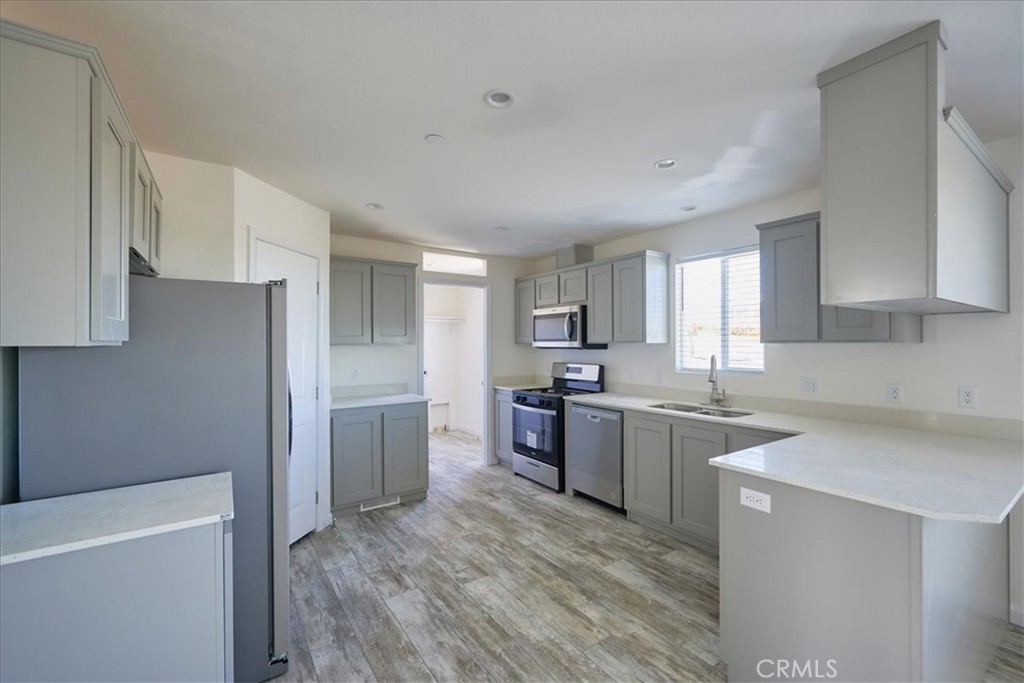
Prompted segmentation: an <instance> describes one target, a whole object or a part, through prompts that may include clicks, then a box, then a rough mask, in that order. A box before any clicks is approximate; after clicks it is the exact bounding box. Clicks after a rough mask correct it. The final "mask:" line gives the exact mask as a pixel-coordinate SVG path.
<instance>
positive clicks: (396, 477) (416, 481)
mask: <svg viewBox="0 0 1024 683" xmlns="http://www.w3.org/2000/svg"><path fill="white" fill-rule="evenodd" d="M428 481H429V476H428V459H427V404H426V403H410V404H408V405H402V406H396V407H393V408H387V409H385V410H384V495H385V496H396V495H400V494H403V493H412V492H414V491H422V490H424V489H426V488H427V484H428Z"/></svg>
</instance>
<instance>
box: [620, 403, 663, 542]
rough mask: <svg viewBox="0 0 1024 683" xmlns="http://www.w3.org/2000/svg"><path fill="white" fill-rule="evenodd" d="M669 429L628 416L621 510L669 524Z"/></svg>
mask: <svg viewBox="0 0 1024 683" xmlns="http://www.w3.org/2000/svg"><path fill="white" fill-rule="evenodd" d="M671 434H672V429H671V425H670V424H669V423H667V422H659V421H657V420H648V419H644V418H640V417H636V416H634V415H630V414H627V415H626V418H625V422H624V429H623V439H624V441H625V443H624V449H623V456H622V483H623V489H624V490H623V499H624V500H623V502H624V507H625V508H626V510H628V511H629V512H631V513H634V512H635V513H639V514H641V515H646V516H647V517H650V518H651V519H653V520H655V521H658V522H663V523H665V524H669V523H670V522H671V521H672V477H671V468H672V463H671V459H670V458H669V457H668V456H669V453H670V452H671V448H672V441H671V439H672V437H671Z"/></svg>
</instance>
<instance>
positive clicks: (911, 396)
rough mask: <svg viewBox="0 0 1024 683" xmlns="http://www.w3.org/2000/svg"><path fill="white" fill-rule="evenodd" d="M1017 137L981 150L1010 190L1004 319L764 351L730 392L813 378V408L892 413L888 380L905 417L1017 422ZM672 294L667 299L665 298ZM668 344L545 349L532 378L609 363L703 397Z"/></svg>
mask: <svg viewBox="0 0 1024 683" xmlns="http://www.w3.org/2000/svg"><path fill="white" fill-rule="evenodd" d="M1021 140H1022V138H1021V137H1019V136H1018V137H1014V138H1010V139H1007V140H1000V141H997V142H994V143H991V144H990V145H989V148H990V149H991V151H992V153H993V155H994V156H995V157H996V160H997V161H998V162H999V164H1000V166H1001V167H1002V168H1003V170H1004V171H1005V172H1006V173H1007V175H1008V176H1009V177H1010V179H1011V180H1012V181H1013V183H1014V185H1015V186H1016V187H1017V189H1016V190H1015V191H1014V193H1013V196H1012V197H1011V213H1010V233H1011V245H1010V261H1011V263H1010V273H1011V300H1010V313H1009V314H1003V313H970V314H955V315H933V316H926V317H925V318H924V343H922V344H769V345H767V347H766V351H765V366H766V369H765V372H764V373H763V374H758V375H745V374H730V373H722V376H721V382H722V384H723V386H724V388H725V389H726V390H727V391H729V392H734V393H737V394H747V395H753V396H764V397H782V398H793V399H806V398H808V397H807V396H806V395H803V394H800V392H799V384H800V378H801V377H804V376H813V377H817V378H818V380H819V394H818V396H817V398H818V400H821V401H829V402H836V403H847V404H857V405H864V406H879V407H891V406H892V404H887V403H886V402H885V398H884V391H885V385H886V383H887V382H900V383H902V384H903V393H904V402H903V404H902V406H901V407H902V408H903V409H911V410H918V411H931V412H939V413H959V414H962V415H970V416H978V417H997V418H1008V419H1013V420H1021V419H1022V417H1024V384H1022V377H1024V354H1022V337H1024V323H1022V321H1024V314H1022V308H1024V287H1022V284H1021V283H1022V279H1021V273H1022V268H1024V264H1022V259H1024V249H1022V228H1021V203H1022V202H1021V196H1022V192H1024V189H1022V182H1024V179H1022V172H1021V165H1022V162H1021V146H1022V143H1021ZM819 207H820V203H819V191H818V190H817V189H814V190H807V191H803V192H798V193H795V194H790V195H786V196H783V197H779V198H776V199H772V200H769V201H766V202H761V203H759V204H755V205H751V206H746V207H743V208H740V209H736V210H734V211H729V212H726V213H721V214H717V215H714V216H708V217H706V218H701V219H696V220H693V221H690V222H687V223H683V224H680V225H677V226H672V227H668V228H664V229H661V230H656V231H653V232H648V233H644V234H641V235H636V236H631V237H628V238H625V239H620V240H616V241H613V242H608V243H604V244H599V245H595V248H594V256H595V258H606V257H611V256H616V255H620V254H626V253H629V252H635V251H639V250H642V249H655V250H659V251H666V252H669V253H670V254H671V260H672V262H674V261H675V260H676V259H678V258H680V257H685V256H693V255H698V254H702V253H708V252H714V251H718V250H722V249H727V248H730V247H737V246H741V245H747V244H756V243H757V231H756V230H755V228H754V225H755V224H757V223H764V222H767V221H772V220H776V219H780V218H786V217H788V216H794V215H797V214H801V213H807V212H810V211H817V210H818V209H819ZM553 267H554V263H553V259H545V260H544V261H541V262H537V263H536V264H535V269H534V272H539V271H542V270H548V269H551V268H553ZM673 293H674V291H673V292H670V296H671V295H672V294H673ZM674 338H675V335H674V330H673V334H672V339H673V343H670V344H666V345H660V346H659V345H654V346H650V347H645V346H642V345H638V344H613V345H611V346H610V348H609V349H608V350H607V351H576V352H573V353H566V352H559V351H545V352H542V353H538V354H537V355H536V363H535V366H534V367H535V371H536V372H538V373H541V372H545V371H546V370H547V368H549V367H550V364H551V361H552V360H561V359H570V360H583V359H590V360H592V362H601V363H605V364H606V365H607V378H608V381H609V382H612V383H626V384H642V385H654V386H659V385H660V386H663V387H669V388H679V389H689V390H697V391H705V390H706V389H707V386H708V385H707V382H706V378H705V377H704V375H702V374H677V373H676V372H675V367H674V356H673V353H674V351H673V349H674V345H673V344H674ZM959 384H972V385H974V386H976V387H977V388H978V392H979V396H980V402H979V405H978V408H977V409H975V410H967V409H961V408H958V407H957V400H956V387H957V385H959Z"/></svg>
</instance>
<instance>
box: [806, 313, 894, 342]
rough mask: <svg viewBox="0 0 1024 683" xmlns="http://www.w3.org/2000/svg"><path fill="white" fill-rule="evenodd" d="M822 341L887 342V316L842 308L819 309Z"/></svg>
mask: <svg viewBox="0 0 1024 683" xmlns="http://www.w3.org/2000/svg"><path fill="white" fill-rule="evenodd" d="M821 338H822V339H823V340H824V341H839V342H843V341H846V342H854V341H889V314H888V313H886V312H883V311H868V310H864V309H861V308H846V307H843V306H822V307H821Z"/></svg>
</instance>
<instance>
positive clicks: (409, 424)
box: [331, 402, 429, 515]
mask: <svg viewBox="0 0 1024 683" xmlns="http://www.w3.org/2000/svg"><path fill="white" fill-rule="evenodd" d="M331 483H332V489H331V490H332V493H331V509H332V510H333V511H334V512H335V514H340V515H345V514H350V513H352V512H357V511H359V509H360V508H362V507H363V506H373V505H377V504H382V503H387V502H393V501H394V500H395V499H396V497H399V496H400V497H401V500H404V501H409V500H417V499H419V498H423V497H424V496H425V495H426V491H427V488H428V485H429V458H428V445H427V404H426V403H425V402H423V403H404V404H400V405H393V406H382V407H369V408H345V409H339V410H332V411H331Z"/></svg>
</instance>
